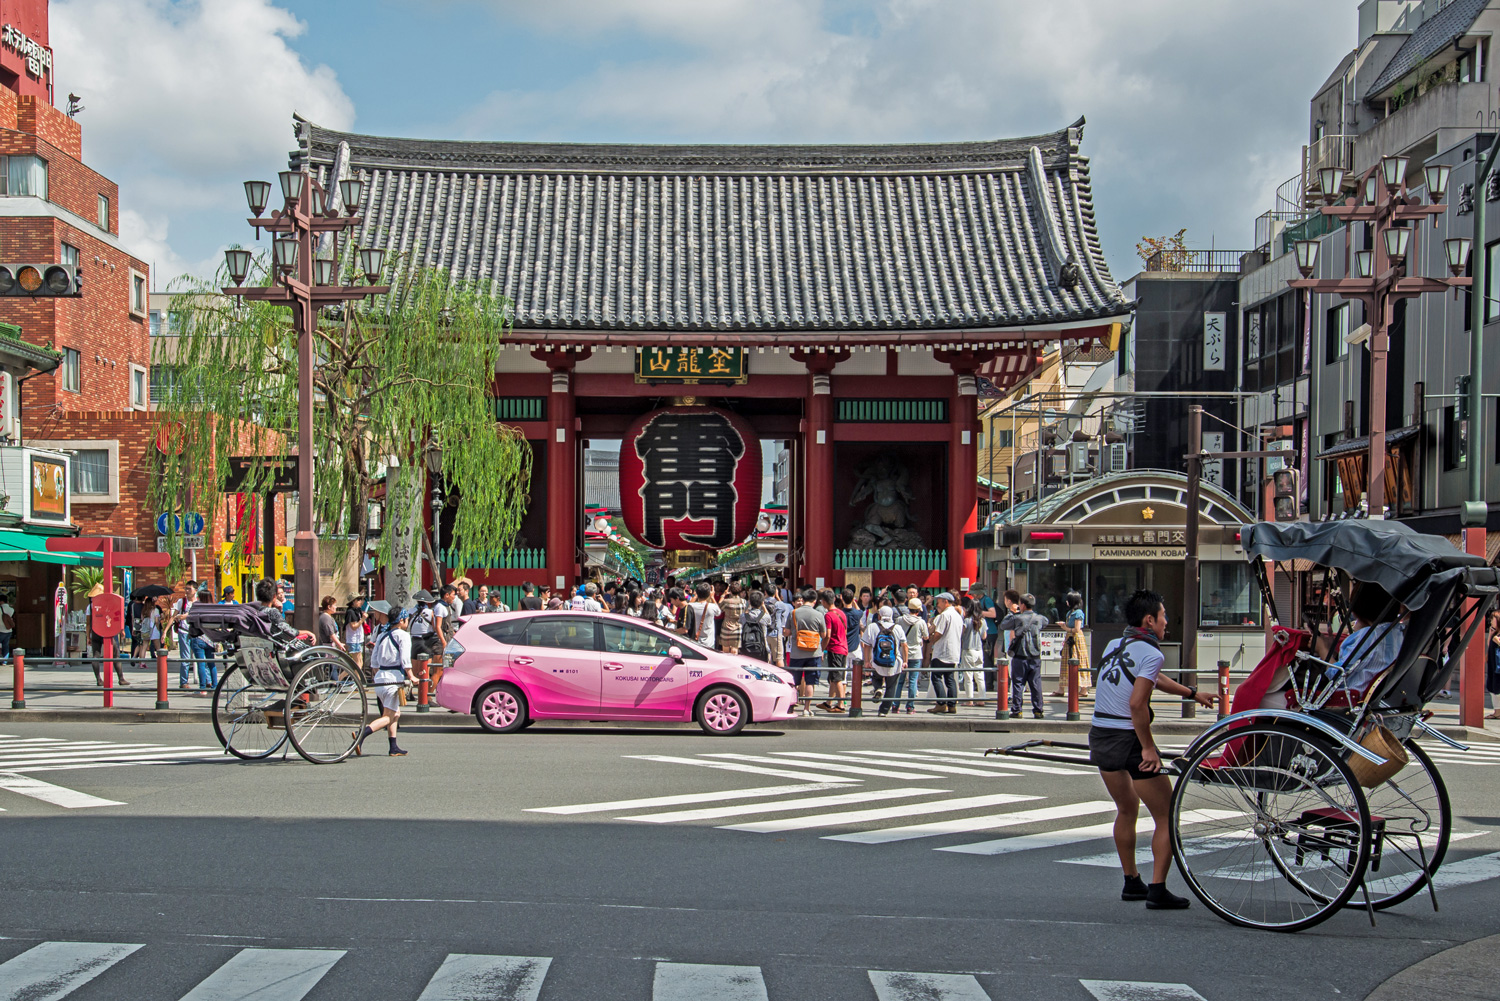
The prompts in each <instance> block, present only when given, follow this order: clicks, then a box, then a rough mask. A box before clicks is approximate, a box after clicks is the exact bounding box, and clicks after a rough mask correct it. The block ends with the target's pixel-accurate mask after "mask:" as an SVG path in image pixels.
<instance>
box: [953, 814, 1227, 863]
mask: <svg viewBox="0 0 1500 1001" xmlns="http://www.w3.org/2000/svg"><path fill="white" fill-rule="evenodd" d="M1237 816H1240V814H1238V813H1235V812H1233V811H1230V810H1193V811H1191V812H1189V813H1185V814H1183V815H1182V823H1184V824H1202V823H1205V822H1207V821H1210V820H1223V819H1226V818H1228V817H1237ZM1149 822H1150V818H1149V817H1146V818H1142V819H1141V821H1140V826H1139V827H1137V830H1138V831H1139V830H1145V829H1147V826H1148V824H1149ZM1114 829H1115V825H1114V824H1113V823H1108V824H1092V825H1090V826H1088V827H1070V828H1068V829H1067V830H1062V831H1047V832H1045V833H1042V834H1023V835H1021V836H1019V837H1014V838H997V839H996V840H994V841H976V842H974V843H973V844H968V845H948V846H946V847H943V848H935V849H933V850H934V851H939V852H957V853H959V854H961V855H1009V854H1011V853H1012V852H1024V851H1030V850H1032V849H1033V848H1057V847H1060V846H1062V845H1072V844H1077V843H1078V842H1080V841H1093V840H1094V839H1095V838H1107V837H1110V836H1111V835H1112V834H1113V833H1114Z"/></svg>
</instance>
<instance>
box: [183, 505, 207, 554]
mask: <svg viewBox="0 0 1500 1001" xmlns="http://www.w3.org/2000/svg"><path fill="white" fill-rule="evenodd" d="M182 530H183V531H184V532H186V533H187V534H189V535H202V534H203V515H201V514H199V513H198V512H197V511H189V512H188V513H187V514H185V515H183V516H182ZM198 548H200V549H201V548H203V547H202V546H199V547H198Z"/></svg>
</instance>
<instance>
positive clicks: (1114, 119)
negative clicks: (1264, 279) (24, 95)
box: [52, 0, 1356, 287]
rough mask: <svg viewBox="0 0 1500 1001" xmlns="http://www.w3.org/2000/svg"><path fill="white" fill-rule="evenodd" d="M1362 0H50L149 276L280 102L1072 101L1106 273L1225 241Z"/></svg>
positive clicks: (159, 269) (861, 129) (58, 49)
mask: <svg viewBox="0 0 1500 1001" xmlns="http://www.w3.org/2000/svg"><path fill="white" fill-rule="evenodd" d="M1355 8H1356V2H1355V0H1258V2H1256V3H1231V2H1228V0H1206V2H1205V0H1131V2H1128V3H1126V2H1121V0H1032V2H1028V3H1022V2H1018V0H175V2H174V0H53V2H52V43H53V48H54V50H55V54H56V72H57V86H58V94H59V95H63V94H66V93H68V92H69V91H72V92H76V93H78V94H80V95H81V96H82V98H83V103H84V104H85V106H86V108H87V110H86V111H85V112H84V113H83V116H82V118H81V122H82V125H83V129H84V155H85V158H86V159H87V160H88V161H89V162H90V163H91V164H92V165H94V166H95V167H97V168H98V169H100V170H102V171H103V172H104V173H106V174H108V175H109V176H111V177H113V178H115V179H116V180H118V181H119V182H120V188H121V199H120V200H121V232H122V236H123V237H124V238H125V240H126V241H127V242H128V243H129V244H130V245H131V246H132V247H133V248H134V249H135V251H136V252H137V253H138V254H139V255H140V256H141V257H143V258H145V259H146V260H148V261H150V262H153V264H154V271H155V275H154V277H155V279H156V284H157V285H158V287H161V286H163V285H164V284H165V283H166V282H167V281H169V280H170V279H171V278H172V277H173V276H175V275H178V274H181V273H183V272H194V273H205V272H206V271H208V270H210V269H212V267H214V266H215V265H216V264H217V262H218V260H219V259H220V256H221V251H222V249H223V248H224V247H225V246H227V245H228V244H230V243H233V242H241V241H247V240H248V239H249V238H250V236H251V233H250V231H249V229H248V228H247V227H245V225H244V223H243V219H244V215H245V210H244V208H245V207H244V200H243V193H242V189H241V188H240V184H239V182H240V181H242V180H244V179H246V178H252V177H259V178H265V179H268V180H274V174H275V172H276V171H277V170H280V169H284V168H285V166H286V153H287V151H288V150H289V149H291V148H292V146H293V140H292V129H291V116H292V112H293V111H294V110H296V111H298V112H300V113H301V114H302V115H303V116H305V117H307V118H310V119H312V120H314V121H316V122H319V123H320V124H323V125H326V126H329V127H332V128H338V129H351V128H352V129H358V130H360V131H363V132H369V133H374V134H384V135H401V136H418V137H428V138H475V139H515V140H536V139H559V140H576V141H584V142H587V141H635V142H726V141H727V142H809V143H817V142H872V143H886V142H922V141H930V140H961V139H991V138H999V137H1006V136H1014V135H1027V134H1034V133H1040V132H1048V131H1052V130H1054V129H1057V128H1060V127H1062V126H1065V125H1067V124H1069V123H1071V122H1072V121H1074V120H1075V119H1076V118H1078V117H1079V116H1080V115H1083V116H1086V117H1087V118H1088V126H1087V129H1086V131H1085V135H1084V151H1085V153H1087V154H1088V155H1089V156H1091V157H1092V160H1093V176H1094V192H1095V200H1096V204H1097V207H1098V215H1099V225H1100V231H1101V234H1102V236H1103V239H1104V245H1105V250H1106V252H1107V253H1108V255H1109V259H1110V263H1111V267H1112V269H1113V270H1114V273H1115V275H1116V276H1117V277H1118V278H1122V279H1123V278H1126V277H1129V276H1130V275H1131V274H1133V273H1134V272H1135V271H1136V270H1137V263H1138V262H1137V260H1136V258H1135V255H1134V246H1135V243H1136V241H1137V240H1138V239H1139V238H1140V237H1141V236H1142V235H1145V234H1151V235H1156V234H1162V233H1169V232H1175V231H1176V230H1178V229H1180V228H1182V227H1187V231H1188V240H1189V244H1190V245H1191V246H1195V247H1198V246H1202V247H1208V246H1210V245H1214V246H1217V247H1220V248H1229V249H1245V248H1247V247H1248V246H1249V245H1250V243H1251V241H1252V236H1253V220H1254V217H1255V216H1256V215H1258V214H1259V213H1260V212H1262V211H1264V210H1266V209H1268V208H1270V207H1271V197H1272V193H1273V192H1274V190H1275V188H1276V186H1277V185H1278V184H1279V183H1281V182H1282V181H1284V180H1286V179H1287V178H1288V177H1290V176H1291V175H1292V174H1293V173H1295V172H1296V170H1297V169H1298V162H1299V157H1300V149H1301V144H1302V143H1303V142H1305V141H1306V133H1307V113H1308V112H1307V108H1308V105H1307V102H1308V99H1309V97H1310V96H1311V93H1312V90H1313V88H1315V87H1316V86H1317V85H1318V84H1319V83H1321V82H1322V80H1323V79H1324V78H1325V77H1326V76H1327V75H1328V73H1329V72H1330V70H1331V69H1332V68H1333V66H1334V64H1335V62H1336V61H1337V60H1338V58H1339V57H1340V56H1341V55H1342V53H1344V52H1345V51H1347V50H1348V49H1349V48H1351V47H1352V46H1353V44H1354V40H1355V39H1354V32H1355Z"/></svg>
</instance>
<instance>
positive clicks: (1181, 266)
mask: <svg viewBox="0 0 1500 1001" xmlns="http://www.w3.org/2000/svg"><path fill="white" fill-rule="evenodd" d="M1245 253H1246V251H1243V250H1158V251H1157V252H1156V253H1154V254H1152V255H1151V256H1150V257H1148V258H1146V270H1147V271H1171V272H1195V273H1217V272H1238V271H1239V270H1240V257H1242V256H1243V255H1244V254H1245Z"/></svg>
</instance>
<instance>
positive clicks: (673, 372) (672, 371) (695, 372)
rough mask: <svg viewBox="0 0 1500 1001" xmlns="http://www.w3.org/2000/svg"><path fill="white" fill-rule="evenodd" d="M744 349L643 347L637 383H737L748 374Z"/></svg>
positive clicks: (637, 359) (638, 354)
mask: <svg viewBox="0 0 1500 1001" xmlns="http://www.w3.org/2000/svg"><path fill="white" fill-rule="evenodd" d="M747 374H748V373H747V371H746V365H745V350H744V349H743V348H640V349H639V350H637V351H636V353H635V380H636V382H680V383H696V382H705V381H708V382H733V383H743V382H744V381H745V378H746V375H747Z"/></svg>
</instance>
